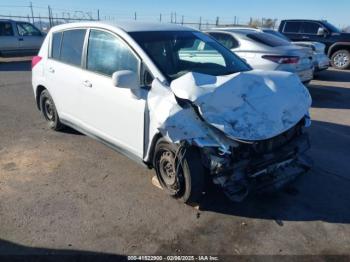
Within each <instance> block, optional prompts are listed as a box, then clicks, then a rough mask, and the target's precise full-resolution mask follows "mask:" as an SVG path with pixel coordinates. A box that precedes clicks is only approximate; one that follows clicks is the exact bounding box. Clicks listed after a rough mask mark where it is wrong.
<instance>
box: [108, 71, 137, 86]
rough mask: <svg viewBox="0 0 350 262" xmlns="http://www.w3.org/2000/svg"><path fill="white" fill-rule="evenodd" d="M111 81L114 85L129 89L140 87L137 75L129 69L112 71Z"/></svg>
mask: <svg viewBox="0 0 350 262" xmlns="http://www.w3.org/2000/svg"><path fill="white" fill-rule="evenodd" d="M112 82H113V85H114V86H115V87H119V88H129V89H131V90H135V89H139V88H140V83H139V78H138V75H137V74H136V73H134V72H133V71H130V70H121V71H117V72H115V73H113V75H112Z"/></svg>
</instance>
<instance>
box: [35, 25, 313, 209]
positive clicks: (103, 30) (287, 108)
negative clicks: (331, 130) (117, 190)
mask: <svg viewBox="0 0 350 262" xmlns="http://www.w3.org/2000/svg"><path fill="white" fill-rule="evenodd" d="M218 32H219V33H220V32H221V31H218ZM209 33H215V32H209ZM224 33H225V35H228V34H229V35H234V36H235V37H237V39H238V41H242V42H243V41H246V42H249V41H251V40H254V41H255V42H254V44H251V46H252V49H251V50H247V51H246V52H245V55H246V56H245V57H246V61H247V62H248V63H249V61H252V62H254V59H252V60H249V59H250V56H251V55H253V54H254V52H258V51H259V52H260V51H261V55H262V56H264V57H262V58H261V59H260V58H259V60H260V63H261V64H262V67H261V68H266V67H267V68H269V69H272V70H273V71H271V70H256V69H253V68H252V67H251V66H250V65H249V64H248V63H247V62H246V61H244V60H242V59H241V58H240V57H239V56H238V55H236V54H235V53H234V52H232V51H230V50H229V49H228V48H226V47H225V46H224V45H222V44H220V43H219V42H218V41H216V40H215V39H214V38H213V37H211V36H209V35H207V34H205V33H203V32H200V31H198V30H195V29H192V28H188V27H182V26H178V25H174V24H170V25H165V24H159V23H156V24H147V23H142V24H140V23H123V24H117V25H116V24H108V23H102V22H84V23H72V24H65V25H60V26H56V27H54V28H52V29H51V30H50V32H49V33H48V35H47V37H46V38H45V40H44V43H43V45H42V47H41V49H40V51H39V54H38V55H37V56H35V57H34V58H33V60H32V74H33V77H32V85H33V92H34V97H35V100H36V103H37V106H38V109H39V110H40V111H41V113H42V115H43V117H44V119H45V120H46V121H47V123H48V125H49V127H50V128H51V129H54V130H60V129H62V128H64V126H65V125H66V126H70V127H72V128H74V129H77V130H79V131H80V132H82V133H84V134H86V135H88V136H91V137H93V138H95V139H97V140H99V141H101V142H102V143H104V144H106V145H108V146H110V147H112V148H114V149H115V150H118V151H119V152H121V153H123V154H125V155H127V156H129V157H130V158H132V159H135V160H136V161H138V162H140V163H142V164H144V165H146V166H148V167H149V168H154V170H155V173H156V176H157V178H158V181H159V183H160V185H161V187H162V188H163V189H164V192H166V193H167V194H169V195H171V196H173V197H175V198H177V199H181V200H182V201H184V202H185V203H193V202H195V203H196V202H198V201H200V198H201V196H202V195H203V192H205V191H206V187H207V182H208V181H212V182H213V183H214V184H216V185H218V186H219V187H221V188H222V190H223V191H224V193H225V194H226V195H227V196H228V197H229V198H230V199H231V200H233V201H242V200H243V199H244V198H245V197H246V196H247V195H248V194H251V193H256V192H263V191H271V190H276V189H279V188H281V187H283V186H285V185H287V184H289V183H291V182H292V181H293V180H295V179H296V178H297V177H298V176H300V175H302V174H304V173H305V172H306V171H307V170H308V169H309V168H310V165H311V163H310V161H309V160H308V158H307V157H306V155H305V152H306V151H307V150H308V149H309V147H310V143H309V139H308V135H307V132H306V129H307V127H308V126H309V125H310V117H309V108H310V106H311V96H310V94H309V92H308V90H307V88H306V87H305V86H304V85H303V84H302V82H301V81H300V78H301V79H302V80H305V81H307V80H309V79H310V76H309V74H310V70H311V69H310V61H309V60H310V58H309V55H308V53H307V52H306V51H304V49H303V48H295V47H294V46H290V44H289V43H288V42H287V41H284V40H282V39H280V38H277V37H276V38H271V39H273V41H272V42H268V43H269V44H268V45H266V44H264V43H265V42H266V41H269V40H266V39H265V38H264V36H265V33H260V32H259V33H257V32H255V31H249V30H244V31H243V32H236V31H232V32H231V31H224ZM214 36H215V35H214ZM239 43H240V42H238V47H237V48H239V45H240V44H239ZM236 44H237V43H236ZM274 45H275V46H274ZM226 46H227V47H231V49H232V48H233V46H228V45H226ZM276 47H277V48H276ZM274 48H275V49H276V50H278V52H277V53H276V51H275V49H274ZM233 49H234V48H233ZM248 51H249V52H248ZM242 53H244V52H243V51H242ZM237 54H239V52H237ZM272 63H276V65H274V64H272ZM278 67H280V68H285V69H288V70H290V71H292V69H290V68H293V70H294V69H295V70H296V71H297V73H298V75H299V77H300V78H299V77H298V75H296V74H294V73H289V72H282V71H276V70H275V69H276V68H278Z"/></svg>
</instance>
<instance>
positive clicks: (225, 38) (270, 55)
mask: <svg viewBox="0 0 350 262" xmlns="http://www.w3.org/2000/svg"><path fill="white" fill-rule="evenodd" d="M206 33H207V34H209V35H210V36H212V37H214V38H215V39H216V40H218V41H219V42H220V43H221V44H223V45H224V46H226V47H227V48H228V49H230V50H231V51H233V52H234V53H235V54H237V55H238V56H240V57H241V58H243V59H245V60H246V62H247V63H248V64H249V65H250V66H251V67H253V68H254V69H262V70H279V71H287V72H291V73H296V74H297V75H298V76H299V78H300V80H301V81H302V82H303V83H308V82H310V81H311V80H312V79H313V75H314V64H313V54H312V50H311V49H310V48H303V47H300V46H296V45H293V44H292V43H290V42H288V41H285V40H283V39H281V38H280V37H277V36H274V35H271V34H267V33H264V32H261V31H258V30H256V29H246V28H244V29H239V28H215V29H211V30H210V31H206Z"/></svg>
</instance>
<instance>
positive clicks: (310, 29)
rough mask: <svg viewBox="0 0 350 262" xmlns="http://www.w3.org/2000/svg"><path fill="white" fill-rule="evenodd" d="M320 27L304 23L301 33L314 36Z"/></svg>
mask: <svg viewBox="0 0 350 262" xmlns="http://www.w3.org/2000/svg"><path fill="white" fill-rule="evenodd" d="M320 27H321V26H320V25H319V24H318V23H313V22H305V23H303V27H302V32H303V33H305V34H311V35H316V34H317V32H318V29H319V28H320Z"/></svg>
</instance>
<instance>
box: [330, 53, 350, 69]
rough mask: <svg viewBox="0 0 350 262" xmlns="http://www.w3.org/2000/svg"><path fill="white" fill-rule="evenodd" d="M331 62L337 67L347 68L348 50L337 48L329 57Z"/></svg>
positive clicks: (348, 61) (349, 56)
mask: <svg viewBox="0 0 350 262" xmlns="http://www.w3.org/2000/svg"><path fill="white" fill-rule="evenodd" d="M331 64H332V66H333V67H334V68H337V69H347V68H348V67H349V66H350V52H349V51H348V50H338V51H336V52H334V53H333V55H332V57H331Z"/></svg>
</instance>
